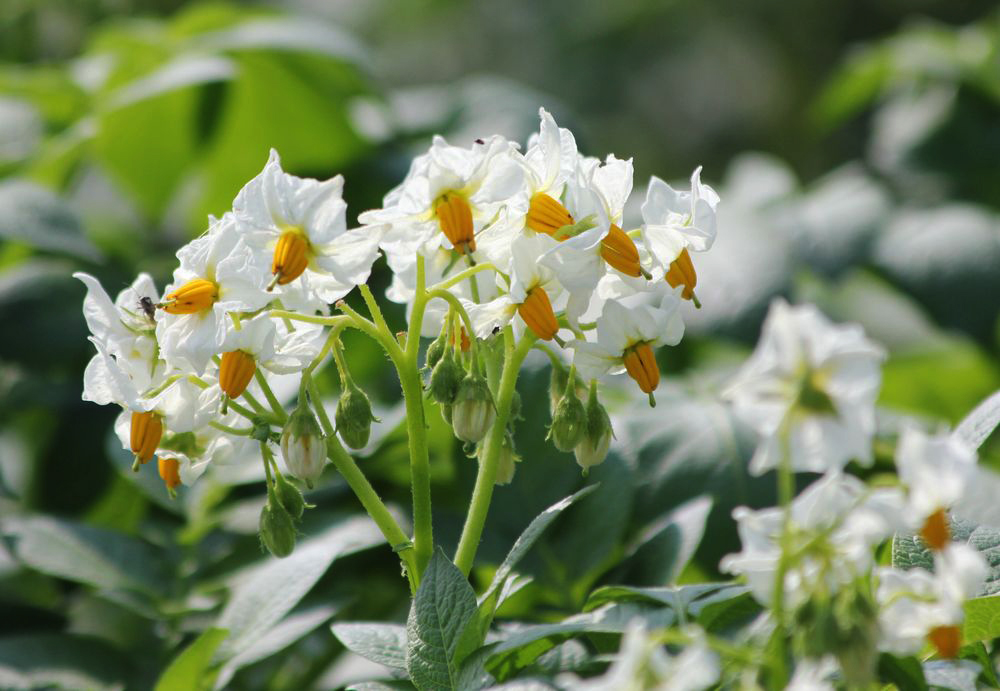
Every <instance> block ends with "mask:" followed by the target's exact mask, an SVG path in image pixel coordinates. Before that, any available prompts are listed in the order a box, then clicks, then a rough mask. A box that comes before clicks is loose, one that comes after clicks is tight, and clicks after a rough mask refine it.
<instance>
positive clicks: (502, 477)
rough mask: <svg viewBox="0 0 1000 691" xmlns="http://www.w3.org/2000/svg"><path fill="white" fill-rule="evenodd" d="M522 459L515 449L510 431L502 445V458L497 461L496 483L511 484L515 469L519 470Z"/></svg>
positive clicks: (504, 436)
mask: <svg viewBox="0 0 1000 691" xmlns="http://www.w3.org/2000/svg"><path fill="white" fill-rule="evenodd" d="M520 461H521V457H520V456H518V455H517V452H516V451H515V450H514V439H513V438H512V437H511V436H510V432H508V433H507V434H505V435H503V446H501V447H500V458H499V460H498V461H497V476H496V480H495V482H496V484H498V485H509V484H510V482H511V480H513V479H514V471H515V470H517V464H518V463H520Z"/></svg>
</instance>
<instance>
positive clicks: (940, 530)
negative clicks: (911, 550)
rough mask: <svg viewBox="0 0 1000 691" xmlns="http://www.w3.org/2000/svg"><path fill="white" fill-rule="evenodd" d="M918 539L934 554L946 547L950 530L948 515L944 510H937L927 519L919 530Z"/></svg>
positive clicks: (949, 540) (949, 539)
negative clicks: (921, 539)
mask: <svg viewBox="0 0 1000 691" xmlns="http://www.w3.org/2000/svg"><path fill="white" fill-rule="evenodd" d="M920 537H922V538H923V540H924V542H926V543H927V546H928V547H930V548H931V549H932V550H934V551H935V552H940V551H941V550H943V549H944V548H945V547H947V546H948V543H949V542H951V530H950V529H949V528H948V515H947V514H946V513H945V511H944V509H938V510H937V511H935V512H934V513H932V514H931V515H930V516H928V517H927V520H926V521H924V525H923V527H922V528H921V529H920Z"/></svg>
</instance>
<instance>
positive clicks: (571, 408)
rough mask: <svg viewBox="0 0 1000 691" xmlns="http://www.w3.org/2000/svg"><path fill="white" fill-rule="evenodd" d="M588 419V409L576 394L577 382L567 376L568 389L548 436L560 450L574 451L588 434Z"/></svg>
mask: <svg viewBox="0 0 1000 691" xmlns="http://www.w3.org/2000/svg"><path fill="white" fill-rule="evenodd" d="M602 410H603V408H602ZM605 415H607V413H605ZM587 420H588V418H587V409H586V408H585V407H584V405H583V401H581V400H580V398H579V396H577V395H576V386H575V382H573V381H572V380H571V379H570V378H569V377H566V390H565V392H564V393H563V396H562V398H561V399H560V401H559V404H558V405H557V406H556V412H555V414H554V415H553V416H552V426H551V427H549V435H548V437H547V438H548V439H551V440H552V443H553V444H554V445H555V447H556V448H557V449H559V450H560V451H564V452H569V451H572V450H573V449H574V448H576V446H577V445H578V444H579V443H580V442H581V441H583V439H584V437H585V436H586V434H587Z"/></svg>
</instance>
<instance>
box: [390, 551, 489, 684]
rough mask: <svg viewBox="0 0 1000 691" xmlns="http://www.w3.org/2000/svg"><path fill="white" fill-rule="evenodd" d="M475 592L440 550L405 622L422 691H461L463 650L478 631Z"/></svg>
mask: <svg viewBox="0 0 1000 691" xmlns="http://www.w3.org/2000/svg"><path fill="white" fill-rule="evenodd" d="M475 615H476V593H475V591H473V590H472V586H470V585H469V581H468V580H466V578H465V576H463V575H462V572H461V571H459V569H458V567H456V566H455V565H454V564H452V563H451V560H449V559H448V557H446V556H445V555H444V552H442V551H441V550H440V549H438V551H437V552H436V553H435V554H434V556H432V557H431V561H430V563H429V564H428V565H427V570H426V571H424V574H423V577H422V580H421V582H420V587H419V588H418V589H417V595H416V597H415V598H414V599H413V604H412V606H411V607H410V616H409V619H408V620H407V623H406V638H407V651H406V669H407V671H408V672H409V673H410V679H411V680H412V681H413V683H414V684H415V685H416V687H417V688H418V689H420V690H421V691H425V690H432V691H433V690H436V689H457V688H458V674H459V666H460V665H461V662H462V660H461V659H459V655H458V654H459V652H460V651H459V647H460V646H463V647H464V645H463V639H466V637H467V636H469V635H470V634H469V633H468V629H469V628H470V625H471V627H473V628H474V627H475Z"/></svg>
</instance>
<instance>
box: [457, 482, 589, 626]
mask: <svg viewBox="0 0 1000 691" xmlns="http://www.w3.org/2000/svg"><path fill="white" fill-rule="evenodd" d="M595 489H597V485H596V484H593V485H589V486H587V487H584V488H583V489H581V490H580V491H579V492H576V493H575V494H571V495H570V496H568V497H565V498H564V499H560V500H559V501H557V502H556V503H555V504H553V505H552V506H550V507H549V508H547V509H545V511H542V512H541V513H540V514H538V515H537V516H535V519H534V520H533V521H531V523H530V524H528V527H527V528H525V529H524V532H523V533H521V535H520V537H518V538H517V541H516V542H515V543H514V546H513V547H512V548H511V550H510V552H509V553H508V554H507V557H506V558H505V559H504V560H503V562H502V563H501V564H500V566H499V568H497V570H496V573H495V574H494V575H493V581H492V582H491V583H490V587H489V588H487V589H486V592H485V593H483V596H482V597H481V598H480V599H479V608H478V612H477V615H476V616H477V620H478V626H479V632H480V635H481V639H482V638H485V637H486V632H487V630H488V629H489V627H490V623H491V622H492V621H493V615H494V614H495V613H496V608H497V607H498V606H499V601H500V596H501V594H502V592H503V588H504V586H505V584H506V583H507V582H508V579H509V578H510V575H511V572H512V571H513V569H514V567H515V566H516V565H517V563H518V562H519V561H520V560H521V559H522V558H523V557H524V555H525V554H527V553H528V550H530V549H531V547H532V545H534V544H535V542H536V541H537V540H538V538H539V537H541V535H542V533H543V532H545V529H546V528H548V527H549V525H550V524H551V523H552V521H554V520H555V519H556V518H558V517H559V515H560V514H562V512H563V511H565V510H566V509H567V508H569V507H570V506H572V505H573V504H574V503H575V502H577V501H579V500H580V499H582V498H583V497H586V496H587V495H589V494H590V493H591V492H593V491H594V490H595Z"/></svg>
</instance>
